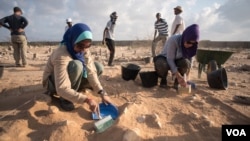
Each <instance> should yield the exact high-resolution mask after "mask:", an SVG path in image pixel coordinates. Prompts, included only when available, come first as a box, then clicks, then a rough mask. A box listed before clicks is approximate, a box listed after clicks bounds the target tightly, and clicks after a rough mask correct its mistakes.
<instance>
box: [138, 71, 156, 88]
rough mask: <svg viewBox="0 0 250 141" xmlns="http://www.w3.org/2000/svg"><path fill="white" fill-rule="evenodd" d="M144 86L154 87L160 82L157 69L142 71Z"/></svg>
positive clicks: (141, 76)
mask: <svg viewBox="0 0 250 141" xmlns="http://www.w3.org/2000/svg"><path fill="white" fill-rule="evenodd" d="M139 74H140V78H141V81H142V86H143V87H146V88H150V87H154V86H156V85H157V83H158V75H157V73H156V71H148V72H140V73H139Z"/></svg>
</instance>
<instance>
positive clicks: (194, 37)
mask: <svg viewBox="0 0 250 141" xmlns="http://www.w3.org/2000/svg"><path fill="white" fill-rule="evenodd" d="M199 37H200V32H199V25H197V24H192V25H190V26H189V27H187V28H186V29H185V30H184V31H183V33H182V40H181V47H182V55H183V57H184V58H188V59H190V58H192V57H193V56H195V55H196V51H197V48H198V44H195V45H193V46H192V47H190V48H185V47H184V42H186V41H196V42H198V41H199Z"/></svg>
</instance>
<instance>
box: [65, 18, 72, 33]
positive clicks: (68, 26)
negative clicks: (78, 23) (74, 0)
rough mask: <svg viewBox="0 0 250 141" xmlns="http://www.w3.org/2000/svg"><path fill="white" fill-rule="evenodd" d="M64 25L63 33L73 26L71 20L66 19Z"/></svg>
mask: <svg viewBox="0 0 250 141" xmlns="http://www.w3.org/2000/svg"><path fill="white" fill-rule="evenodd" d="M66 24H67V25H66V27H65V31H67V30H68V29H69V28H71V27H72V26H73V23H72V19H71V18H68V19H66Z"/></svg>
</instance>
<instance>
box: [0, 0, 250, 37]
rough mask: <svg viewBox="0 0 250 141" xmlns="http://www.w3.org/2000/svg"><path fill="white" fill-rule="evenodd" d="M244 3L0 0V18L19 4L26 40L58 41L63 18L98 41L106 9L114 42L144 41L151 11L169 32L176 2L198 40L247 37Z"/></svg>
mask: <svg viewBox="0 0 250 141" xmlns="http://www.w3.org/2000/svg"><path fill="white" fill-rule="evenodd" d="M249 5H250V1H249V0H209V1H208V0H206V1H205V0H178V1H177V0H159V1H152V0H128V1H127V0H126V1H124V0H123V1H116V0H108V1H99V0H91V1H86V0H72V1H69V0H63V1H62V0H53V1H49V0H46V1H41V0H39V1H37V0H35V1H34V0H25V1H23V0H22V1H19V0H13V1H12V0H11V1H10V0H1V5H0V18H3V17H5V16H9V15H11V14H13V7H15V6H19V7H20V8H21V9H22V11H23V16H24V17H26V19H27V20H28V21H29V24H28V26H27V27H26V28H25V32H26V35H27V37H28V40H29V41H48V40H49V41H60V40H61V39H62V37H63V34H64V32H65V26H66V21H65V20H66V19H67V18H71V19H72V20H73V24H76V23H85V24H87V25H88V26H89V27H90V28H91V30H92V33H93V40H96V41H100V40H102V38H103V30H104V28H105V26H106V24H107V22H108V21H109V20H110V18H109V15H110V13H112V12H113V11H116V12H117V15H118V19H117V22H116V27H115V40H137V39H139V40H148V39H153V36H154V22H155V21H156V17H155V15H156V13H158V12H159V13H161V15H162V18H163V19H165V20H166V21H167V23H168V27H169V28H168V29H169V33H170V31H171V28H172V23H173V20H174V18H175V15H174V10H173V8H174V7H176V6H181V7H182V9H183V12H182V13H181V16H182V17H183V19H184V21H185V25H186V27H187V26H189V25H191V24H198V25H199V26H200V40H211V41H232V40H233V41H250V38H249V37H248V36H247V35H248V34H249V33H250V27H249V25H250V20H249V18H248V17H249V13H250V8H249ZM128 9H129V10H128ZM9 37H10V33H9V30H7V29H5V28H3V27H2V28H0V41H9Z"/></svg>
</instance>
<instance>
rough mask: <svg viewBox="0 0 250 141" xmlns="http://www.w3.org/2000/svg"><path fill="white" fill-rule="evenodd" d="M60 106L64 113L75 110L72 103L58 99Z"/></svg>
mask: <svg viewBox="0 0 250 141" xmlns="http://www.w3.org/2000/svg"><path fill="white" fill-rule="evenodd" d="M60 106H61V107H62V109H63V110H65V111H72V110H74V109H75V106H74V104H73V103H72V102H70V101H68V100H66V99H63V98H61V97H60Z"/></svg>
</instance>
